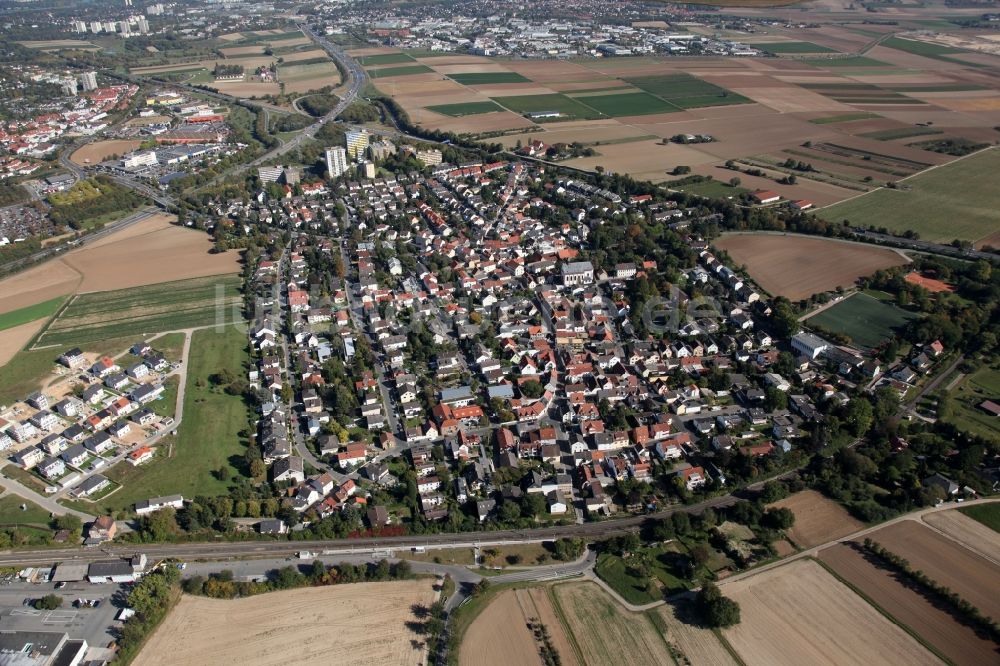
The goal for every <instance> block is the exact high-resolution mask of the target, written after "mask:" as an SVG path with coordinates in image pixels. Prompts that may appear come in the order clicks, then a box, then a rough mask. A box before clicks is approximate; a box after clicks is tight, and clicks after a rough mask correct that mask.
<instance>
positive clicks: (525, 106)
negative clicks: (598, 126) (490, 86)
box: [493, 94, 601, 122]
mask: <svg viewBox="0 0 1000 666" xmlns="http://www.w3.org/2000/svg"><path fill="white" fill-rule="evenodd" d="M493 100H494V101H496V102H497V103H498V104H500V105H502V106H505V107H507V108H508V109H510V110H511V111H514V112H516V113H544V112H555V113H561V114H562V116H560V117H559V118H539V122H546V121H550V120H569V119H571V118H572V119H587V118H600V117H601V113H600V112H599V111H596V110H595V109H592V108H590V107H589V106H587V105H585V104H582V103H580V102H579V101H577V100H575V99H571V98H569V97H567V96H566V95H558V94H548V95H512V96H510V97H494V98H493Z"/></svg>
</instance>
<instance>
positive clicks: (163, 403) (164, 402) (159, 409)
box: [149, 375, 180, 416]
mask: <svg viewBox="0 0 1000 666" xmlns="http://www.w3.org/2000/svg"><path fill="white" fill-rule="evenodd" d="M179 384H180V378H179V377H177V376H176V375H174V376H173V377H167V380H166V381H165V382H163V387H164V388H163V395H162V397H161V398H160V399H159V400H154V401H153V402H152V403H150V404H149V408H150V409H151V410H153V411H154V412H155V413H157V414H159V415H160V416H174V412H176V411H177V409H176V407H177V388H178V385H179Z"/></svg>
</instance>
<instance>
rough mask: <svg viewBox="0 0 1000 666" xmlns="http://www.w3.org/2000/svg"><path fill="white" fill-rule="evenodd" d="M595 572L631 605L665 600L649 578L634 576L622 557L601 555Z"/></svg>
mask: <svg viewBox="0 0 1000 666" xmlns="http://www.w3.org/2000/svg"><path fill="white" fill-rule="evenodd" d="M594 571H595V573H597V575H598V576H599V577H600V578H601V580H603V581H604V582H605V583H607V584H608V585H610V586H611V587H612V589H614V591H615V592H617V593H618V594H620V595H621V596H622V598H623V599H625V601H627V602H629V603H631V604H636V605H637V606H640V605H643V604H648V603H651V602H653V601H659V600H661V599H662V598H663V594H662V593H661V592H660V590H659V589H658V588H656V587H655V586H652V585H649V583H650V579H649V578H646V577H639V576H633V575H632V574H631V573H630V572H629V569H628V567H627V566H626V565H625V562H624V561H622V559H621V558H620V557H616V556H614V555H607V554H604V555H601V556H600V557H598V558H597V565H596V566H595V568H594Z"/></svg>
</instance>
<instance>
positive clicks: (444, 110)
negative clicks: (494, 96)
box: [427, 102, 503, 118]
mask: <svg viewBox="0 0 1000 666" xmlns="http://www.w3.org/2000/svg"><path fill="white" fill-rule="evenodd" d="M427 109H428V110H429V111H433V112H434V113H441V114H444V115H446V116H451V117H452V118H461V117H462V116H475V115H478V114H480V113H493V112H494V111H503V109H502V108H500V106H499V105H497V103H496V102H463V103H459V104H438V105H437V106H428V107H427Z"/></svg>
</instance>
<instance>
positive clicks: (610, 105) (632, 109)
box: [574, 92, 680, 118]
mask: <svg viewBox="0 0 1000 666" xmlns="http://www.w3.org/2000/svg"><path fill="white" fill-rule="evenodd" d="M574 99H576V100H577V101H579V102H583V103H584V104H586V105H587V106H589V107H590V108H592V109H595V110H597V111H599V112H600V113H603V114H604V115H606V116H611V117H612V118H614V117H618V116H645V115H650V114H654V113H675V112H677V111H680V109H679V108H677V107H676V106H674V105H673V104H670V103H668V102H665V101H663V100H662V99H660V98H659V97H655V96H653V95H650V94H649V93H646V92H634V93H620V94H617V95H592V96H590V97H575V98H574Z"/></svg>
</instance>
